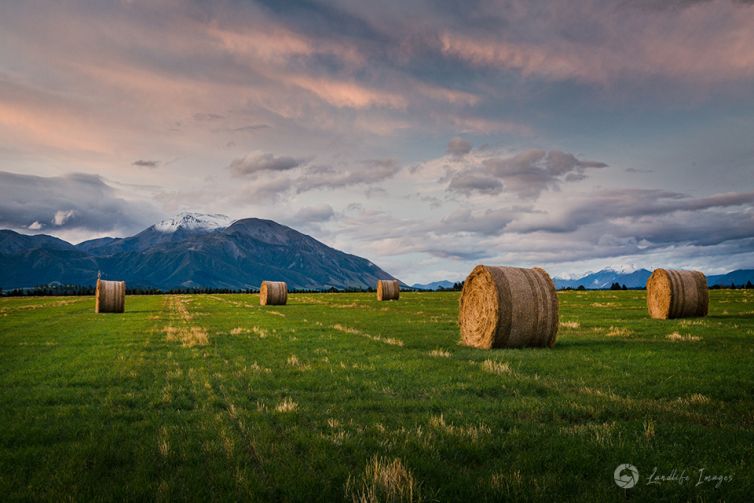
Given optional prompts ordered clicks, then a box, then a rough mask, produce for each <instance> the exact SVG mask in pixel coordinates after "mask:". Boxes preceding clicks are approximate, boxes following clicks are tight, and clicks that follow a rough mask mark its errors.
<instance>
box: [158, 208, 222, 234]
mask: <svg viewBox="0 0 754 503" xmlns="http://www.w3.org/2000/svg"><path fill="white" fill-rule="evenodd" d="M232 223H233V221H232V220H231V219H230V218H228V217H227V216H225V215H220V214H206V213H188V212H181V213H179V214H177V215H176V216H174V217H173V218H168V219H166V220H163V221H162V222H160V223H158V224H155V226H154V228H155V230H156V231H159V232H164V233H166V234H167V233H172V232H175V231H177V230H179V229H183V230H188V231H211V230H215V229H224V228H226V227H228V226H229V225H230V224H232Z"/></svg>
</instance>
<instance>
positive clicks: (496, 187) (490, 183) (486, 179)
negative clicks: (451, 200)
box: [448, 171, 503, 196]
mask: <svg viewBox="0 0 754 503" xmlns="http://www.w3.org/2000/svg"><path fill="white" fill-rule="evenodd" d="M448 190H449V191H450V192H457V193H459V194H464V195H467V196H468V195H471V194H472V193H474V192H476V193H479V194H490V195H494V194H499V193H500V192H502V191H503V182H502V181H500V179H499V178H497V177H495V176H492V175H489V174H486V173H475V172H469V171H467V172H465V173H460V174H458V175H456V176H454V177H453V178H452V179H451V180H450V184H449V185H448Z"/></svg>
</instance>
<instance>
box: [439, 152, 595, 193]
mask: <svg viewBox="0 0 754 503" xmlns="http://www.w3.org/2000/svg"><path fill="white" fill-rule="evenodd" d="M473 164H476V161H473ZM606 166H607V164H605V163H603V162H596V161H583V160H579V159H577V158H576V157H575V156H574V155H573V154H569V153H567V152H561V151H559V150H550V151H546V150H527V151H525V152H522V153H520V154H517V155H514V156H513V157H505V158H502V157H489V158H484V159H481V160H480V161H479V165H472V166H470V167H468V168H466V169H465V170H463V171H461V172H459V173H457V174H455V175H453V176H452V178H451V180H450V184H449V185H448V191H450V192H456V193H459V194H464V195H466V196H469V195H471V194H472V193H475V192H476V193H480V194H491V195H495V194H499V193H501V192H502V191H503V190H505V191H507V192H512V193H514V194H516V195H517V196H518V197H520V198H523V199H536V198H537V197H539V195H540V194H541V193H542V192H543V191H546V190H558V189H559V187H560V184H561V183H563V182H575V181H580V180H583V179H585V178H586V177H587V175H586V173H585V172H586V170H587V169H598V168H604V167H606Z"/></svg>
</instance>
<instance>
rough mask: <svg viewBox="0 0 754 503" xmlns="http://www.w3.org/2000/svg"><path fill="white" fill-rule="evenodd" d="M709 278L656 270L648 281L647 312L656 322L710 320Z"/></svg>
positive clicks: (694, 273)
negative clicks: (680, 319) (707, 318)
mask: <svg viewBox="0 0 754 503" xmlns="http://www.w3.org/2000/svg"><path fill="white" fill-rule="evenodd" d="M708 307H709V292H708V291H707V278H706V277H705V276H704V274H702V273H701V272H699V271H676V270H672V269H655V270H654V272H652V275H651V276H650V277H649V280H647V308H648V309H649V315H650V316H651V317H652V318H654V319H656V320H667V319H669V318H691V317H697V316H707V309H708Z"/></svg>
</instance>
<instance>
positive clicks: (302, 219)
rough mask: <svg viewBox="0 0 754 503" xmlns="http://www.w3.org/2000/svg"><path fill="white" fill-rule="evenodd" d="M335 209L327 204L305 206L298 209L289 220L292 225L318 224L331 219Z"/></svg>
mask: <svg viewBox="0 0 754 503" xmlns="http://www.w3.org/2000/svg"><path fill="white" fill-rule="evenodd" d="M334 216H335V211H334V210H333V208H332V206H330V205H329V204H320V205H317V206H305V207H303V208H301V209H300V210H298V211H297V212H296V213H295V214H294V215H293V217H291V218H290V219H289V221H290V222H291V223H292V224H294V225H310V224H319V223H322V222H327V221H329V220H332V219H333V217H334Z"/></svg>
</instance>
